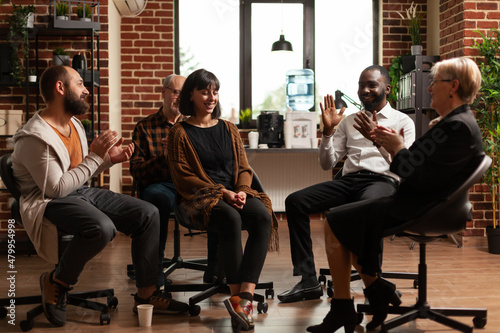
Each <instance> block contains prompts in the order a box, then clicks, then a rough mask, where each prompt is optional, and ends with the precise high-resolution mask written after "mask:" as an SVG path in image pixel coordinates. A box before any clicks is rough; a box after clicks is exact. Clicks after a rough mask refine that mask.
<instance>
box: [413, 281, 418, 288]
mask: <svg viewBox="0 0 500 333" xmlns="http://www.w3.org/2000/svg"><path fill="white" fill-rule="evenodd" d="M413 288H415V289H418V280H417V279H415V280H413Z"/></svg>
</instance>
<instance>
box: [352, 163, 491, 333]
mask: <svg viewBox="0 0 500 333" xmlns="http://www.w3.org/2000/svg"><path fill="white" fill-rule="evenodd" d="M490 164H491V158H490V157H488V156H486V155H485V156H484V158H483V160H482V161H481V163H480V164H479V165H478V167H477V168H476V170H475V171H474V172H473V173H472V175H470V177H469V178H468V179H467V180H466V181H465V182H464V183H463V184H462V185H461V186H460V187H459V188H458V189H457V190H455V191H454V192H453V193H452V194H451V195H449V196H448V197H447V198H445V199H444V200H443V201H442V202H440V203H438V204H437V205H435V206H434V207H432V208H431V209H429V210H428V211H427V212H426V213H424V214H423V215H422V216H420V217H418V218H416V219H414V220H412V221H408V222H407V223H405V224H403V225H401V226H399V227H396V228H392V229H389V230H387V231H386V232H385V233H384V234H385V235H386V236H388V235H392V234H399V235H403V236H406V237H409V238H410V239H412V240H414V241H415V242H417V243H419V246H420V263H419V265H418V281H419V286H418V298H417V302H416V304H415V305H413V306H399V307H393V306H391V307H389V313H392V314H401V316H399V317H396V318H393V319H391V320H388V321H386V322H385V323H383V324H382V328H381V332H387V331H388V330H390V329H392V328H395V327H398V326H401V325H403V324H405V323H408V322H410V321H413V320H415V319H417V318H422V319H431V320H434V321H436V322H439V323H441V324H443V325H446V326H448V327H451V328H453V329H456V330H458V331H461V332H464V333H471V332H472V331H473V328H472V327H471V326H467V325H465V324H463V323H461V322H458V321H456V320H453V319H451V318H448V316H472V317H474V318H473V320H472V322H473V324H474V327H476V328H483V327H484V326H485V325H486V314H487V310H486V309H485V308H477V309H471V308H467V309H459V308H432V307H431V306H430V305H429V304H428V303H427V265H426V263H425V248H426V244H427V243H428V242H430V241H433V240H436V239H438V238H441V237H442V235H446V234H450V233H453V232H457V231H460V230H463V229H465V225H466V222H467V221H469V220H470V219H471V207H472V204H471V203H470V202H469V189H470V188H471V187H472V186H473V185H474V184H475V183H476V182H477V181H478V180H479V179H480V178H481V177H482V176H483V174H484V173H485V172H486V170H488V168H489V166H490ZM357 310H358V313H359V312H365V313H370V311H371V310H370V306H369V305H367V304H358V306H357Z"/></svg>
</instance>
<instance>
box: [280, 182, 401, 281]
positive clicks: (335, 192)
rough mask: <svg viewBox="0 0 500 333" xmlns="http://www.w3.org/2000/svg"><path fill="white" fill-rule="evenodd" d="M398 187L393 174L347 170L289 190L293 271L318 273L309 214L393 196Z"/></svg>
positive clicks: (289, 223) (289, 228) (308, 273)
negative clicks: (338, 176)
mask: <svg viewBox="0 0 500 333" xmlns="http://www.w3.org/2000/svg"><path fill="white" fill-rule="evenodd" d="M396 187H397V185H396V183H395V181H394V180H393V179H392V178H389V177H385V176H382V175H376V174H375V175H373V174H372V175H368V174H347V175H345V176H343V177H341V178H339V179H335V180H330V181H327V182H323V183H319V184H316V185H312V186H309V187H306V188H305V189H302V190H299V191H297V192H294V193H292V194H290V195H289V196H288V197H287V198H286V200H285V207H286V216H287V222H288V230H289V233H290V250H291V254H292V263H293V275H302V276H304V277H307V276H313V275H314V276H316V267H315V265H314V254H313V250H312V240H311V228H310V219H309V215H310V214H315V213H321V212H325V211H326V210H328V209H330V208H333V207H337V206H340V205H343V204H346V203H350V202H355V201H359V200H365V199H373V198H380V197H386V196H390V195H392V194H394V193H395V192H396Z"/></svg>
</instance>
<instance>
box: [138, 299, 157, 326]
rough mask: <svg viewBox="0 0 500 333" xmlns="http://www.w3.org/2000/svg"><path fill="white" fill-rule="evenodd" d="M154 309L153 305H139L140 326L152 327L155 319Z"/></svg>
mask: <svg viewBox="0 0 500 333" xmlns="http://www.w3.org/2000/svg"><path fill="white" fill-rule="evenodd" d="M153 307H154V305H152V304H139V305H137V315H138V316H139V326H141V327H147V326H151V321H152V319H153Z"/></svg>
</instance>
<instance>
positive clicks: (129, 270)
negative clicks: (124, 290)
mask: <svg viewBox="0 0 500 333" xmlns="http://www.w3.org/2000/svg"><path fill="white" fill-rule="evenodd" d="M127 276H128V278H129V279H130V280H135V267H134V265H131V264H129V265H127Z"/></svg>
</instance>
